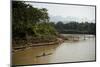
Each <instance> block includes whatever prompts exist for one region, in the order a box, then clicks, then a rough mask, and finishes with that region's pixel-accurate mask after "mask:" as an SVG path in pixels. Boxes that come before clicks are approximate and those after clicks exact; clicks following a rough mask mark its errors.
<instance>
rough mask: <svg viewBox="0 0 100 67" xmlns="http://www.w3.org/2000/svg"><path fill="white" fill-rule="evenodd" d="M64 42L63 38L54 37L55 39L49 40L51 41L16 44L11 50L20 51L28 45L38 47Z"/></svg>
mask: <svg viewBox="0 0 100 67" xmlns="http://www.w3.org/2000/svg"><path fill="white" fill-rule="evenodd" d="M62 42H64V40H63V39H61V38H56V41H51V42H44V43H27V44H25V45H21V46H17V47H12V52H16V51H20V50H24V49H27V48H29V47H38V46H45V45H54V44H60V43H62Z"/></svg>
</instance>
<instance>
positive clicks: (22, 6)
mask: <svg viewBox="0 0 100 67" xmlns="http://www.w3.org/2000/svg"><path fill="white" fill-rule="evenodd" d="M41 21H42V22H48V21H49V16H48V13H47V9H45V8H43V9H38V8H35V7H33V6H31V5H30V4H26V3H25V2H21V1H12V32H13V38H16V37H27V36H28V35H30V34H34V33H35V32H34V31H33V26H34V25H35V24H37V23H40V22H41ZM34 30H35V29H34Z"/></svg>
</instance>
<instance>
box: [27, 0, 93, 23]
mask: <svg viewBox="0 0 100 67" xmlns="http://www.w3.org/2000/svg"><path fill="white" fill-rule="evenodd" d="M28 4H31V5H32V6H34V7H37V8H46V9H47V10H48V14H49V16H50V18H51V21H60V20H61V21H69V20H72V21H78V22H82V21H83V22H84V21H89V22H94V21H95V7H91V6H78V5H62V4H47V3H33V2H28Z"/></svg>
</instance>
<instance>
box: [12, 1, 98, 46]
mask: <svg viewBox="0 0 100 67" xmlns="http://www.w3.org/2000/svg"><path fill="white" fill-rule="evenodd" d="M95 28H96V24H95V23H88V22H84V23H79V22H75V21H70V22H69V23H65V24H64V23H63V22H62V21H59V22H58V23H56V24H55V23H54V22H50V21H49V16H48V10H47V9H46V8H42V9H39V8H36V7H34V6H31V5H30V4H26V2H22V1H12V39H13V41H12V42H13V46H16V45H17V46H19V45H20V46H21V45H23V46H24V45H25V44H29V43H42V42H43V43H44V42H52V41H57V37H58V36H59V33H67V34H95V33H96V29H95Z"/></svg>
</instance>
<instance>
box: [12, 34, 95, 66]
mask: <svg viewBox="0 0 100 67" xmlns="http://www.w3.org/2000/svg"><path fill="white" fill-rule="evenodd" d="M62 35H63V36H79V37H80V40H79V41H64V42H63V43H60V44H55V45H47V46H38V47H29V48H27V49H23V50H20V51H17V52H15V53H12V64H15V65H26V64H45V63H60V62H77V61H94V60H95V36H94V35H85V36H84V35H82V34H76V35H72V34H62ZM84 37H85V40H84ZM44 53H45V54H44Z"/></svg>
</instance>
